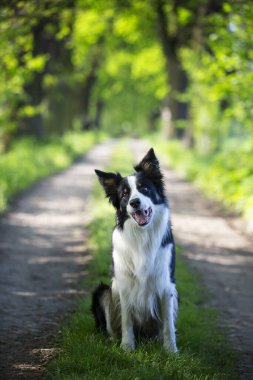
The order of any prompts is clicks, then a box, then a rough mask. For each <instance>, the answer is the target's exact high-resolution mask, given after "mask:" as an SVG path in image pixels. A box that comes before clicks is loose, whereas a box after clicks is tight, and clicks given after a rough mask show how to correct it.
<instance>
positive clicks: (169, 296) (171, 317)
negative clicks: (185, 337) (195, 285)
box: [161, 288, 178, 352]
mask: <svg viewBox="0 0 253 380" xmlns="http://www.w3.org/2000/svg"><path fill="white" fill-rule="evenodd" d="M177 308H178V306H177V292H176V289H175V288H173V289H171V290H169V291H168V292H164V294H163V297H162V301H161V309H162V320H163V346H164V348H165V350H166V351H172V352H177V351H178V350H177V345H176V327H175V322H176V316H177Z"/></svg>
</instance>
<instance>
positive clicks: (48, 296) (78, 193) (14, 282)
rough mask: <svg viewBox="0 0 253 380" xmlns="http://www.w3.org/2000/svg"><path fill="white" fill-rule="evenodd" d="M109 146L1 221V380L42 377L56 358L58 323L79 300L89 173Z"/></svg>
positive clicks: (44, 184) (41, 186)
mask: <svg viewBox="0 0 253 380" xmlns="http://www.w3.org/2000/svg"><path fill="white" fill-rule="evenodd" d="M112 145H113V142H112V141H111V142H107V143H105V144H101V145H99V146H96V147H95V148H94V149H92V150H91V151H90V152H89V153H88V154H87V155H86V156H85V157H84V158H83V159H81V160H80V161H79V162H78V163H76V164H74V165H73V166H72V167H71V168H70V169H68V170H66V171H64V172H62V173H60V174H57V175H55V176H52V177H51V178H49V179H46V180H43V181H40V182H39V183H38V184H37V185H36V186H34V187H33V188H32V189H31V190H30V191H28V192H26V193H25V194H24V195H23V196H20V197H19V199H18V200H17V201H16V202H15V203H16V204H15V205H13V207H12V210H11V211H10V212H9V213H8V214H7V215H6V216H5V217H4V218H2V219H1V220H0V286H1V292H0V378H1V380H11V379H19V378H20V379H21V378H24V379H27V378H31V379H36V378H39V377H40V376H41V373H42V370H43V364H44V363H45V362H47V361H48V359H49V358H50V357H51V356H52V355H53V354H54V353H55V348H54V347H53V346H52V342H53V341H54V337H55V336H56V334H57V332H58V329H59V323H60V322H62V321H63V318H65V317H66V315H67V314H68V313H69V312H71V311H72V310H73V308H74V306H75V302H76V299H77V297H78V296H83V295H84V294H85V293H84V290H83V289H82V288H81V287H80V279H81V278H82V277H83V276H84V271H85V264H86V263H87V262H88V260H89V259H90V258H89V256H88V255H87V254H85V231H84V228H83V224H84V222H85V218H86V215H87V213H88V210H87V205H86V203H85V202H86V200H87V197H88V195H89V193H90V190H91V187H92V184H93V181H94V180H95V176H94V167H99V168H101V167H103V166H104V165H105V164H106V163H107V161H108V160H109V157H110V152H111V149H112Z"/></svg>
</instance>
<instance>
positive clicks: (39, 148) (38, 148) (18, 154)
mask: <svg viewBox="0 0 253 380" xmlns="http://www.w3.org/2000/svg"><path fill="white" fill-rule="evenodd" d="M102 138H103V136H102V134H98V133H97V132H96V133H94V132H68V133H66V134H65V135H63V136H62V137H54V138H50V139H49V140H47V141H42V142H40V141H38V140H35V139H33V138H23V139H20V140H19V141H16V142H14V143H13V145H12V147H11V149H10V150H9V151H8V152H7V153H5V154H2V155H0V214H1V213H3V212H4V211H6V209H7V206H8V203H9V201H10V199H11V197H13V196H14V195H15V194H17V193H18V192H20V191H22V190H24V189H27V188H28V187H30V186H31V185H32V184H33V183H34V182H35V181H37V180H38V179H40V178H42V177H46V176H48V175H50V174H53V173H55V172H57V171H60V170H62V169H65V168H66V167H68V166H69V165H70V164H71V163H72V162H73V161H74V160H75V159H76V158H78V157H79V156H81V155H82V154H84V153H85V152H86V151H87V150H88V149H89V148H91V146H92V145H94V144H95V143H96V142H98V141H100V140H101V139H102Z"/></svg>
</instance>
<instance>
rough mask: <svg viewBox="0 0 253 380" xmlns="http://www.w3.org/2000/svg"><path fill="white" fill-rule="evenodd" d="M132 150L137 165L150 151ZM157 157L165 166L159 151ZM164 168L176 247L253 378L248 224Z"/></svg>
mask: <svg viewBox="0 0 253 380" xmlns="http://www.w3.org/2000/svg"><path fill="white" fill-rule="evenodd" d="M131 146H132V149H133V151H134V152H138V155H137V158H136V159H137V161H138V160H139V159H141V158H142V157H143V156H144V155H145V153H146V151H147V149H148V148H149V147H148V146H147V144H145V143H144V142H143V141H138V140H136V141H135V143H132V144H131ZM154 148H155V146H154ZM156 153H157V155H158V157H159V158H160V161H161V163H162V157H160V156H159V151H157V152H156ZM161 166H162V168H163V172H164V175H165V183H166V189H167V191H168V196H169V201H170V207H171V214H172V223H173V231H174V235H175V238H176V242H177V243H178V244H179V245H180V246H181V247H182V248H183V249H182V254H183V256H184V257H185V258H186V260H187V263H188V264H189V266H190V267H192V268H193V270H195V271H197V272H198V273H199V274H200V278H201V281H202V283H203V285H204V286H205V287H206V288H207V289H208V290H209V292H210V296H209V297H208V298H207V300H206V304H207V305H208V306H211V307H215V308H217V309H218V311H219V313H220V317H221V322H222V325H223V326H222V327H225V329H227V328H228V329H229V336H230V340H231V342H232V345H233V347H234V348H235V349H236V350H238V351H239V355H240V360H239V368H238V370H239V373H240V379H242V380H250V379H253V330H252V329H253V297H252V293H253V239H252V238H251V237H249V236H246V235H245V234H244V231H243V230H242V229H241V228H239V226H242V225H243V223H233V218H232V217H228V216H225V215H224V213H222V212H221V211H220V209H219V206H218V205H217V203H215V202H212V201H210V200H208V199H206V198H205V197H204V196H203V195H202V194H201V192H200V191H198V190H197V189H196V187H195V186H194V185H193V184H192V183H190V182H187V181H185V180H184V179H183V178H181V177H180V176H179V175H178V174H176V173H175V171H173V170H171V169H169V168H168V167H167V166H166V165H165V164H163V163H162V165H161ZM235 225H238V227H237V228H236V227H235ZM178 280H180V279H178Z"/></svg>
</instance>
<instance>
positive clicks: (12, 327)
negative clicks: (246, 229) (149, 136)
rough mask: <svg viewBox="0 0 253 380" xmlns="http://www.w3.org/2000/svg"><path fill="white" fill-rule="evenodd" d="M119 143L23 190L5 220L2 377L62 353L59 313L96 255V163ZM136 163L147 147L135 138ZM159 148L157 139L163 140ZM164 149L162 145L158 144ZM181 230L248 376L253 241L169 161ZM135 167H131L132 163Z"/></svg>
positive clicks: (251, 369) (252, 373)
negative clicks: (89, 241) (91, 239)
mask: <svg viewBox="0 0 253 380" xmlns="http://www.w3.org/2000/svg"><path fill="white" fill-rule="evenodd" d="M113 144H114V143H113V142H112V141H110V142H107V143H104V144H100V145H98V146H96V147H94V148H93V149H92V150H91V151H90V152H89V153H88V154H87V155H85V156H84V157H83V158H82V159H81V160H79V161H78V162H77V163H76V164H74V165H73V166H72V167H71V168H69V169H68V170H66V171H64V172H62V173H60V174H57V175H55V176H52V177H50V178H48V179H46V180H43V181H40V182H39V183H38V184H37V185H35V186H34V187H33V188H32V189H31V190H29V191H27V192H25V193H24V194H23V195H22V196H20V197H19V198H18V199H17V201H16V202H15V205H14V206H13V207H12V210H11V211H10V212H9V213H8V214H6V216H5V217H4V218H2V219H1V221H0V284H1V293H0V313H1V320H0V374H1V379H3V380H5V379H6V380H11V379H18V378H21V379H22V378H25V379H28V378H31V379H36V378H38V377H40V374H41V372H42V370H43V366H44V363H46V362H47V361H48V359H49V358H50V357H51V356H52V355H53V354H54V353H55V348H54V347H52V342H53V341H54V338H55V336H56V335H57V332H58V328H59V322H61V321H62V320H63V318H64V317H65V316H66V315H67V314H68V312H69V311H72V310H73V308H74V306H75V299H76V297H78V296H83V295H85V290H83V288H82V287H81V286H80V279H81V278H83V277H84V275H85V272H84V271H85V264H86V263H87V262H88V260H89V259H90V257H89V255H88V254H87V253H85V249H86V248H85V241H86V235H85V230H84V228H83V225H84V222H85V220H86V217H87V216H88V214H89V210H87V205H86V203H85V201H86V199H87V197H88V195H89V194H90V191H91V188H92V184H93V181H94V171H93V170H94V168H96V167H97V168H103V167H104V166H105V165H106V163H107V162H108V161H109V158H110V153H111V151H112V147H113ZM129 146H131V150H132V151H133V153H134V154H135V157H136V162H137V160H139V159H140V158H142V157H143V156H144V155H145V153H146V151H147V149H148V146H147V144H146V143H144V142H142V141H139V140H133V141H131V144H129ZM154 148H155V146H154ZM156 153H157V155H158V157H159V158H160V155H159V151H157V152H156ZM162 168H163V169H164V173H165V179H166V187H167V189H168V194H169V199H170V204H171V209H172V220H173V225H174V232H175V236H176V240H177V242H178V243H179V244H180V245H181V246H182V247H183V254H184V256H185V257H186V258H187V261H188V263H189V265H190V266H192V267H193V268H194V270H197V271H198V272H199V273H200V275H201V278H202V281H203V284H204V285H205V286H206V287H207V289H209V290H210V293H211V295H210V297H209V298H208V299H207V304H208V305H211V306H214V307H217V308H218V309H219V310H220V313H221V318H222V321H223V322H222V323H223V324H224V326H228V327H229V328H231V332H230V337H231V341H232V344H233V345H234V347H235V348H237V349H239V351H240V353H241V360H240V373H241V379H244V380H246V379H247V380H249V379H251V378H253V363H252V358H253V336H252V325H253V323H252V322H253V319H252V318H253V310H252V289H253V282H252V269H253V268H252V267H253V255H252V242H251V241H250V240H249V239H248V238H247V237H245V236H244V235H243V234H242V233H241V232H240V231H239V230H236V229H235V228H233V227H232V226H231V223H229V221H228V220H227V219H226V218H224V217H223V216H222V215H221V214H219V212H218V211H217V206H216V205H215V204H214V203H212V202H210V201H208V200H206V199H205V198H204V197H203V196H202V195H201V194H200V193H199V192H198V191H197V190H196V188H195V187H194V186H193V185H192V184H190V183H188V182H186V181H184V180H183V179H182V178H180V177H179V176H178V175H177V174H176V173H175V172H174V171H172V170H170V169H168V168H167V167H166V165H163V164H162ZM130 171H131V169H130Z"/></svg>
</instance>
